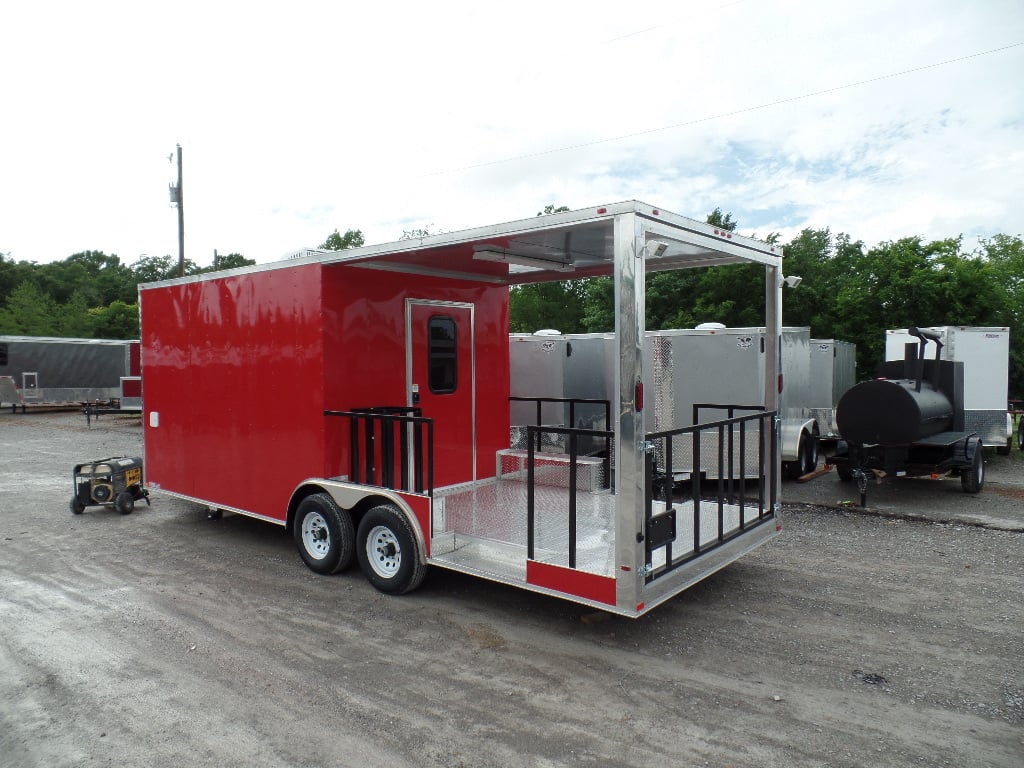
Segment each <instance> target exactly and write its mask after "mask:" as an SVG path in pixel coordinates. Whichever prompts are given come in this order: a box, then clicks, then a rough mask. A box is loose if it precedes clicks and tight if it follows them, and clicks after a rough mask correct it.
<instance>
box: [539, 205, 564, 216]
mask: <svg viewBox="0 0 1024 768" xmlns="http://www.w3.org/2000/svg"><path fill="white" fill-rule="evenodd" d="M568 210H569V206H567V205H559V206H558V207H555V205H554V204H553V203H548V204H547V205H545V206H544V210H543V211H537V215H538V216H547V215H549V214H552V213H565V212H566V211H568Z"/></svg>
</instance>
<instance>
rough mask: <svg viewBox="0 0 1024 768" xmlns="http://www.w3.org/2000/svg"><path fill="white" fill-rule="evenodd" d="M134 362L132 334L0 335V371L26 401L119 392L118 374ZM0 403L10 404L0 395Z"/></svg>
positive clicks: (78, 399) (129, 371)
mask: <svg viewBox="0 0 1024 768" xmlns="http://www.w3.org/2000/svg"><path fill="white" fill-rule="evenodd" d="M139 368H140V358H139V342H138V341H135V340H125V339H72V338H59V337H49V336H0V376H9V377H11V380H12V382H13V383H14V385H15V386H16V387H17V388H18V390H19V393H20V395H21V399H22V400H23V402H24V403H26V404H32V403H84V402H90V401H96V400H111V399H113V398H119V397H120V396H121V379H122V377H128V376H138V375H139V374H140V370H139ZM3 404H4V405H10V404H11V403H7V402H6V396H5V402H4V403H3Z"/></svg>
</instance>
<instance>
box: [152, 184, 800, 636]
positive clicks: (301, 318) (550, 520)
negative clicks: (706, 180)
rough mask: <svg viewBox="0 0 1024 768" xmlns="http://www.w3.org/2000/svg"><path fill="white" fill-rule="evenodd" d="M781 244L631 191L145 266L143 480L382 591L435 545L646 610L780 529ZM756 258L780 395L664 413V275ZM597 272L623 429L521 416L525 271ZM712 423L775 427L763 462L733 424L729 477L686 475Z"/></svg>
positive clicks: (550, 588) (432, 556)
mask: <svg viewBox="0 0 1024 768" xmlns="http://www.w3.org/2000/svg"><path fill="white" fill-rule="evenodd" d="M781 262H782V253H781V249H779V248H777V247H775V246H771V245H766V244H764V243H761V242H758V241H756V240H753V239H749V238H745V237H742V236H739V235H736V234H734V233H732V232H727V231H725V230H721V229H719V228H716V227H714V226H711V225H708V224H704V223H702V222H698V221H694V220H691V219H687V218H684V217H681V216H678V215H675V214H672V213H669V212H667V211H664V210H662V209H658V208H654V207H652V206H650V205H646V204H643V203H640V202H635V201H631V202H624V203H617V204H614V205H607V206H600V207H594V208H587V209H583V210H577V211H571V212H566V213H558V214H553V215H548V216H542V217H536V218H530V219H525V220H522V221H515V222H511V223H507V224H499V225H495V226H489V227H481V228H477V229H470V230H465V231H461V232H452V233H445V234H441V235H432V236H429V237H425V238H421V239H410V240H403V241H399V242H397V243H389V244H385V245H375V246H368V247H363V248H358V249H352V250H346V251H337V252H327V253H311V254H309V255H307V256H304V257H302V258H297V259H289V260H285V261H280V262H276V263H271V264H262V265H257V266H253V267H245V268H241V269H238V270H232V271H226V272H220V273H214V274H207V275H199V276H193V277H186V278H180V279H176V280H168V281H163V282H160V283H151V284H146V285H143V286H141V287H140V292H139V299H140V307H141V314H142V345H143V352H142V355H143V365H144V368H145V372H146V396H145V400H144V403H143V407H144V428H145V460H146V469H147V478H148V481H149V487H150V488H151V489H152V490H154V491H158V492H163V493H167V494H170V495H174V496H178V497H181V498H184V499H189V500H192V501H195V502H198V503H200V504H203V505H206V506H208V507H209V508H211V509H222V510H229V511H234V512H237V513H241V514H245V515H250V516H252V517H257V518H260V519H262V520H266V521H268V522H271V523H274V524H277V525H281V526H284V527H285V528H286V529H287V530H288V531H289V532H291V534H292V535H293V536H294V539H295V542H296V545H297V547H298V550H299V553H300V555H301V557H302V559H303V560H304V561H305V563H306V564H307V565H308V566H309V567H310V568H312V569H313V570H314V571H317V572H320V573H335V572H338V571H342V570H344V569H346V568H349V567H350V566H352V565H353V564H354V563H355V562H356V561H358V564H359V566H360V568H361V570H362V571H363V573H364V574H365V575H366V577H367V578H368V579H369V580H370V581H371V583H373V585H374V586H376V587H377V588H378V589H380V590H382V591H384V592H389V593H396V594H397V593H404V592H407V591H409V590H411V589H414V588H415V587H416V586H418V585H419V583H420V582H421V581H422V580H423V578H424V575H425V573H426V570H427V566H434V567H441V568H448V569H452V570H456V571H460V572H464V573H469V574H474V575H477V576H480V577H483V578H486V579H491V580H494V581H498V582H502V583H506V584H510V585H515V586H518V587H521V588H524V589H528V590H533V591H535V592H540V593H544V594H548V595H555V596H558V597H562V598H566V599H569V600H573V601H576V602H578V603H582V604H585V605H588V606H593V607H597V608H601V609H604V610H607V611H610V612H613V613H617V614H621V615H625V616H639V615H641V614H643V613H645V612H646V611H648V610H650V609H651V608H653V607H654V606H656V605H658V604H659V603H661V602H663V601H665V600H667V599H669V598H670V597H672V596H673V595H675V594H677V593H679V592H681V591H682V590H684V589H685V588H687V587H688V586H690V585H692V584H693V583H695V582H697V581H699V580H700V579H702V578H704V577H706V576H708V575H709V574H711V573H713V572H715V571H716V570H718V569H720V568H722V567H723V566H725V565H727V564H728V563H730V562H732V561H734V560H736V559H737V558H739V557H741V556H742V555H743V554H745V553H746V552H748V551H750V550H751V549H753V548H754V547H756V546H758V545H760V544H762V543H764V542H766V541H767V540H769V539H770V538H772V537H773V536H775V535H776V534H777V533H778V532H779V530H780V525H779V522H778V471H779V462H778V451H777V447H776V446H777V431H776V424H777V420H776V411H777V404H778V390H777V387H776V386H775V382H776V381H777V380H778V371H779V343H780V342H779V338H780V318H781V283H782V273H781ZM738 263H755V264H760V265H763V267H764V275H765V282H764V293H763V299H764V304H765V307H766V317H765V325H766V326H767V327H768V328H769V329H773V334H772V336H773V337H774V338H775V340H776V343H775V344H774V345H771V344H769V347H770V348H769V350H768V353H767V354H766V355H765V356H764V357H765V365H766V369H767V371H768V373H769V375H766V376H765V377H764V379H765V381H766V382H768V383H767V384H766V392H765V397H764V400H763V402H764V403H765V407H764V408H763V410H755V411H751V410H750V409H749V407H748V408H746V409H742V408H739V409H737V410H736V411H734V412H733V411H730V412H729V415H730V418H728V419H725V420H722V419H721V414H722V411H721V408H722V404H714V405H715V408H716V409H717V410H715V411H714V413H715V418H716V419H718V420H717V421H714V422H712V423H698V424H694V425H693V426H689V427H686V428H683V429H678V430H670V431H667V432H652V431H649V425H648V424H646V423H645V416H646V411H645V410H644V392H643V384H642V382H643V380H644V371H643V370H642V368H643V365H644V356H643V353H642V352H643V349H642V347H643V338H644V330H645V329H644V285H645V280H646V275H647V274H648V273H650V272H653V271H656V270H669V269H685V268H689V267H714V266H718V265H723V264H738ZM596 276H611V277H613V278H614V285H615V317H616V319H615V339H616V341H615V343H616V346H617V349H618V355H619V362H618V366H617V368H616V370H615V373H614V380H615V386H614V393H613V394H612V396H611V398H610V402H608V403H606V407H607V413H608V414H609V416H610V418H609V420H608V422H607V423H606V425H605V426H606V428H605V429H603V430H600V429H585V428H579V427H575V426H574V425H573V424H572V423H570V424H568V425H566V424H560V423H552V424H545V423H542V422H543V419H541V418H537V419H534V420H527V421H530V422H531V423H523V424H513V423H512V420H511V417H510V413H511V409H510V396H509V335H508V324H509V290H510V286H514V285H516V284H522V283H533V282H540V281H550V280H565V279H579V278H588V277H596ZM737 298H738V300H745V301H750V302H753V303H757V304H760V303H761V299H762V296H761V294H760V293H755V295H753V296H751V295H749V294H748V295H745V296H742V297H737ZM517 399H521V398H517ZM532 400H535V402H536V406H537V407H536V409H535V412H536V413H537V414H541V413H542V411H544V410H545V409H543V408H542V407H541V406H542V405H543V404H544V403H543V401H544V399H543V398H539V397H538V398H534V399H532ZM572 405H573V404H570V406H572ZM710 405H711V404H709V407H710ZM737 405H738V406H742V405H745V404H737ZM587 406H593V403H580V404H579V407H580V408H584V407H587ZM521 410H522V409H521V408H520V409H517V412H519V411H521ZM526 410H527V411H530V412H533V409H530V408H528V409H526ZM547 411H548V412H551V409H547ZM706 431H715V432H718V433H719V434H720V435H725V434H726V433H728V434H729V435H733V434H738V435H740V436H741V437H745V436H747V435H749V434H756V435H757V438H756V439H755V440H754V441H753V442H754V444H755V445H756V446H758V447H757V448H756V449H750V450H747V449H745V448H741V449H739V451H740V455H741V459H740V461H741V462H743V463H745V464H747V465H749V464H750V463H753V464H755V465H756V468H757V469H756V472H754V473H753V476H754V477H755V480H754V481H753V482H752V481H751V480H750V478H751V476H752V473H751V471H750V470H749V469H747V470H746V471H743V470H741V468H740V467H739V466H736V467H735V468H734V467H733V463H734V462H735V453H736V452H735V451H732V450H722V448H721V446H725V445H727V444H728V443H729V442H730V439H729V438H726V439H719V440H718V441H717V444H718V445H719V446H720V449H719V450H720V453H721V455H720V456H719V457H718V458H717V459H716V460H719V461H720V462H722V463H723V469H722V471H721V472H720V473H719V474H718V479H716V481H715V482H714V483H710V482H706V483H704V484H703V485H702V484H701V479H700V478H699V477H698V478H695V479H694V480H693V482H692V483H691V484H690V485H689V486H687V487H686V488H682V489H680V488H678V486H676V488H675V492H673V483H672V482H671V478H670V477H667V475H666V470H665V467H666V464H667V466H669V467H671V461H672V458H671V453H672V445H673V444H674V443H678V441H679V440H692V441H693V444H694V445H695V446H696V445H699V444H700V440H699V437H700V433H701V432H706ZM737 439H738V440H740V442H741V443H742V444H743V445H748V444H750V442H751V441H750V440H742V439H740V438H737ZM581 446H584V447H583V448H581ZM745 450H746V455H745V456H744V455H742V454H743V452H744V451H745ZM751 454H755V455H751ZM744 478H745V479H744Z"/></svg>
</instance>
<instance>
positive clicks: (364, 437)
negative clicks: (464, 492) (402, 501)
mask: <svg viewBox="0 0 1024 768" xmlns="http://www.w3.org/2000/svg"><path fill="white" fill-rule="evenodd" d="M422 413H423V412H422V410H421V409H419V408H411V407H405V406H377V407H373V408H353V409H352V410H350V411H324V415H325V416H340V417H342V418H344V419H345V420H346V422H347V424H348V432H349V435H348V445H349V478H350V480H351V481H352V482H353V483H360V484H363V485H376V486H379V487H381V488H390V489H392V490H398V491H408V492H411V493H426V494H427V495H428V496H433V495H434V420H433V419H428V418H424V417H423V415H422Z"/></svg>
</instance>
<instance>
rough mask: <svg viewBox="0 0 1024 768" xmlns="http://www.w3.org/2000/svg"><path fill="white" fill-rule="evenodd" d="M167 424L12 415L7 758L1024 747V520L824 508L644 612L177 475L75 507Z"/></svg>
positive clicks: (1010, 753)
mask: <svg viewBox="0 0 1024 768" xmlns="http://www.w3.org/2000/svg"><path fill="white" fill-rule="evenodd" d="M141 439H142V438H141V427H140V426H139V425H138V422H137V420H119V419H116V418H108V417H104V418H103V419H102V420H101V421H100V422H99V424H94V425H93V427H92V428H91V429H87V428H86V426H85V419H84V417H81V416H79V415H77V414H55V415H27V416H23V415H20V414H19V415H17V416H13V415H10V414H6V415H0V765H2V766H18V767H19V768H20V767H22V766H48V767H50V766H94V765H95V766H155V765H182V766H361V767H363V768H370V767H372V766H396V767H397V766H531V767H533V766H566V765H588V766H636V765H667V766H718V767H724V766H734V767H739V766H759V767H764V766H786V767H787V768H790V767H792V766H901V767H902V766H1013V767H1014V768H1017V766H1020V765H1022V764H1024V727H1022V726H1024V672H1022V662H1024V631H1022V627H1024V605H1022V599H1021V597H1022V595H1024V559H1022V557H1021V552H1022V544H1024V538H1022V534H1021V533H1020V532H1015V531H1012V530H998V529H992V528H985V527H982V526H979V525H973V524H967V523H961V522H957V521H956V520H955V519H953V520H952V522H931V521H910V520H904V519H900V518H899V517H880V516H875V515H866V514H861V513H859V512H857V511H856V510H849V509H848V510H842V509H835V508H827V507H824V506H810V505H799V506H793V507H787V514H786V515H785V518H784V526H785V531H784V534H783V536H781V537H779V538H778V539H776V540H775V541H773V542H771V543H769V544H768V545H766V546H765V547H762V548H761V549H760V550H758V551H756V552H755V553H753V554H751V555H749V556H748V557H746V558H745V559H743V560H741V561H740V562H738V563H735V564H733V565H732V566H730V567H729V568H727V569H725V570H724V571H722V572H721V573H719V574H717V575H716V576H714V577H712V578H711V579H709V580H707V581H705V582H703V583H702V584H700V585H698V586H696V587H694V588H693V589H691V590H689V591H688V592H686V593H685V594H683V595H681V596H679V597H678V598H676V599H675V600H673V601H671V602H670V603H668V604H666V605H664V606H662V607H660V608H658V609H656V610H655V611H653V612H652V613H651V614H649V615H648V616H646V617H644V618H642V619H639V620H629V619H623V618H617V617H610V616H608V615H606V614H600V613H595V612H593V611H590V610H588V609H585V608H581V607H578V606H574V605H572V604H570V603H567V602H563V601H558V600H554V599H549V598H545V597H541V596H537V595H531V594H528V593H525V592H521V591H519V590H515V589H511V588H507V587H503V586H500V585H494V584H489V583H487V582H482V581H478V580H475V579H472V578H470V577H465V576H460V575H457V574H452V573H447V572H443V571H437V570H434V571H431V572H430V573H429V574H428V577H427V580H426V582H425V583H424V585H423V587H421V588H420V589H419V590H418V591H416V592H414V593H413V594H411V595H408V596H406V597H401V598H395V597H387V596H384V595H382V594H380V593H378V592H376V591H375V590H374V589H373V588H372V587H370V585H369V584H368V583H367V582H366V581H365V580H364V579H363V578H362V577H361V576H360V575H359V574H358V573H357V572H350V573H347V574H343V575H340V576H337V577H321V576H317V575H315V574H313V573H312V572H311V571H309V570H308V569H307V568H306V567H305V566H304V565H303V564H302V562H301V560H300V559H299V556H298V554H297V553H296V551H295V548H294V546H293V544H292V542H291V540H290V539H289V538H288V536H287V535H286V534H285V533H284V531H283V530H281V529H279V528H276V527H274V526H271V525H268V524H266V523H261V522H258V521H255V520H251V519H248V518H245V517H240V516H234V515H228V516H225V517H224V518H223V519H221V520H207V519H206V516H205V514H204V512H203V510H201V509H199V508H197V507H194V506H192V505H190V504H187V503H185V502H181V501H178V500H174V499H170V498H168V497H162V496H159V495H155V497H154V500H153V506H152V507H150V508H147V507H146V506H144V505H143V506H141V507H140V508H138V509H137V510H136V512H135V513H133V514H132V515H129V516H124V517H122V516H120V515H118V514H117V513H115V512H113V511H111V510H106V509H101V508H96V507H90V508H89V509H88V510H87V511H86V513H85V514H84V515H81V516H79V517H73V516H72V515H71V514H70V512H69V511H68V500H69V498H70V495H71V467H72V465H73V464H74V463H76V462H79V461H84V460H86V459H92V458H98V457H100V456H106V455H121V454H127V455H132V454H140V452H141ZM1016 466H1017V467H1018V468H1019V467H1021V466H1024V464H1017V465H1016ZM833 495H834V494H833ZM987 495H988V494H987V493H983V494H982V495H981V496H980V497H978V499H979V501H981V502H983V501H984V499H985V498H986V496H987ZM949 498H950V500H951V501H950V503H951V504H958V503H961V501H960V500H961V498H962V497H961V496H956V497H953V496H949ZM954 499H955V500H954ZM1011 513H1012V510H1011ZM1008 514H1010V513H1008ZM1021 514H1022V515H1024V512H1021Z"/></svg>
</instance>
